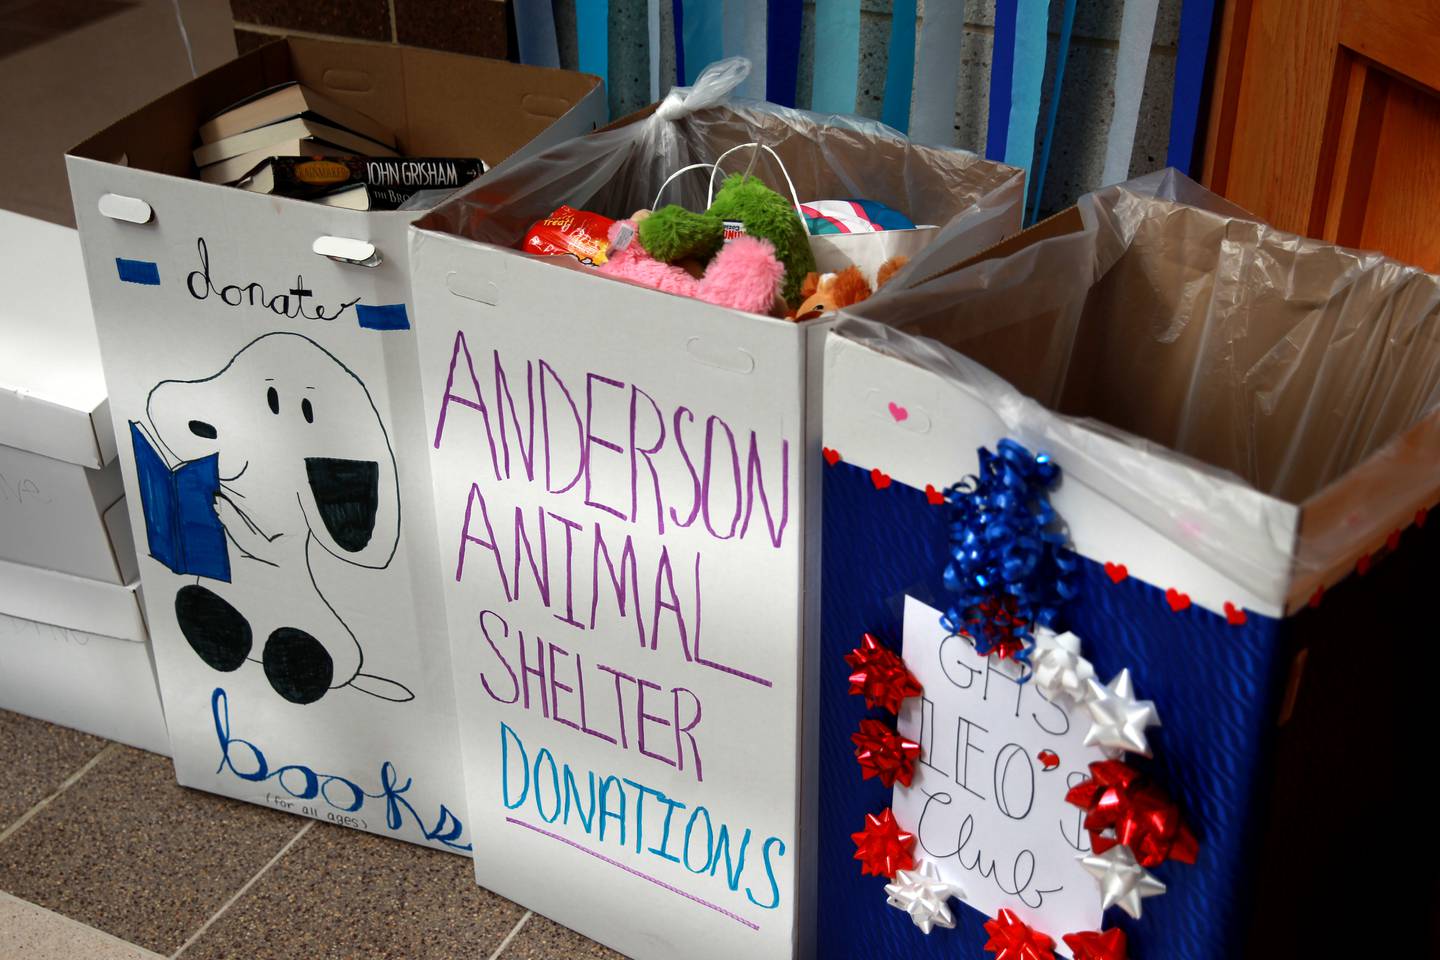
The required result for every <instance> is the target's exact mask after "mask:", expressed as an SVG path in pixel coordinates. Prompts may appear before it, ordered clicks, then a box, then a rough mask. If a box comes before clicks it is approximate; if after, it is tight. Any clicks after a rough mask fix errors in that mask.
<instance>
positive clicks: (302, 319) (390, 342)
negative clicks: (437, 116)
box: [72, 160, 469, 852]
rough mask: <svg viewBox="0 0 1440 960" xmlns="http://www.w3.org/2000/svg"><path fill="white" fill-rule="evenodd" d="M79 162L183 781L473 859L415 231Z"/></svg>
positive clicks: (128, 483)
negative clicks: (130, 204) (412, 300)
mask: <svg viewBox="0 0 1440 960" xmlns="http://www.w3.org/2000/svg"><path fill="white" fill-rule="evenodd" d="M72 165H73V174H74V182H75V192H76V197H77V201H76V211H77V215H78V216H79V218H80V229H81V233H82V237H83V239H84V248H85V254H86V269H87V274H88V280H89V285H90V290H91V299H92V302H93V303H94V308H95V314H96V323H97V329H98V334H99V338H100V344H101V352H102V356H103V361H104V366H105V374H106V380H107V381H108V383H109V388H110V408H111V411H112V414H113V417H114V422H115V434H116V437H117V440H118V445H119V456H120V461H121V466H122V472H123V474H124V480H125V493H126V500H127V503H128V507H129V511H130V517H131V522H132V526H133V529H134V532H135V542H136V547H137V552H138V553H139V554H140V558H139V560H140V575H141V584H142V588H143V594H144V598H145V604H146V615H147V620H148V622H149V626H150V633H151V636H152V638H153V642H154V653H155V661H156V667H157V672H158V676H159V681H160V688H161V695H162V699H163V702H164V706H165V715H166V720H167V722H168V725H169V730H170V737H171V742H172V747H173V751H174V757H175V767H176V773H177V776H178V778H179V780H180V782H181V783H183V784H185V785H187V786H192V787H198V788H200V789H204V790H209V791H212V792H215V793H222V794H226V795H229V796H232V797H237V798H240V799H243V800H249V801H251V802H255V803H260V804H265V805H267V806H271V807H274V808H276V809H280V810H284V811H288V812H292V813H298V814H302V815H307V816H311V817H315V818H317V819H321V820H325V821H329V822H333V823H337V824H341V825H345V826H352V827H357V828H360V829H365V830H370V831H372V832H375V833H379V834H382V835H386V836H393V837H397V838H401V839H405V840H409V841H412V842H417V843H424V844H427V845H430V846H434V847H438V848H440V849H445V850H452V851H459V852H464V851H467V850H468V849H469V836H468V832H467V831H466V830H465V828H464V824H463V821H464V812H465V811H464V802H465V801H464V788H463V783H462V779H461V775H460V771H459V763H458V758H459V747H458V743H457V741H456V730H455V713H454V688H453V682H452V678H451V676H450V665H449V649H448V642H447V640H446V638H445V635H444V622H443V618H442V616H441V611H440V605H441V603H442V599H441V596H440V588H439V573H438V569H439V564H438V560H437V558H436V556H435V539H434V537H435V535H434V526H433V523H434V512H433V509H432V507H431V504H430V489H431V488H430V481H429V474H428V472H427V467H428V462H427V457H426V452H425V440H424V436H423V427H422V426H421V424H422V414H421V411H420V404H421V400H420V390H419V384H418V373H417V371H416V359H415V345H414V331H413V329H411V328H410V325H409V322H408V318H409V316H410V315H411V308H410V307H409V304H408V302H407V301H408V300H409V278H408V274H407V271H406V248H405V243H404V238H405V229H406V224H407V218H406V217H405V215H403V214H402V215H397V214H391V215H383V214H382V215H374V216H373V217H371V216H369V215H366V214H360V213H356V212H354V211H339V210H334V209H330V208H325V207H320V206H318V205H308V204H299V203H293V202H289V201H278V200H274V199H271V198H268V197H262V196H259V195H256V194H249V193H246V192H244V191H238V190H230V189H226V188H216V187H211V186H208V185H205V184H201V183H197V182H194V181H185V180H179V179H176V178H170V177H161V176H157V175H154V174H147V173H144V172H141V171H131V170H124V169H121V168H116V167H110V166H106V165H103V164H96V163H92V162H89V161H75V160H72ZM114 191H118V192H121V193H124V194H126V195H129V196H138V197H143V198H144V200H145V202H146V203H147V204H148V205H149V207H150V208H152V209H153V217H152V218H151V220H150V222H148V223H145V224H134V223H128V222H119V221H114V220H110V219H108V218H106V217H104V216H102V215H101V214H100V213H99V212H98V204H97V199H98V197H99V196H100V195H101V194H105V193H109V192H114ZM358 233H365V234H367V235H368V236H369V237H370V238H371V242H373V243H374V244H375V246H376V247H377V248H378V249H379V250H381V251H383V254H384V263H383V264H382V265H381V266H379V267H374V268H368V267H363V266H357V265H353V264H342V263H338V262H334V261H331V260H329V259H327V258H325V257H321V256H317V255H316V254H315V253H313V252H312V251H311V244H312V242H313V241H314V239H315V238H316V237H317V236H325V235H340V236H345V235H351V236H353V235H356V234H358Z"/></svg>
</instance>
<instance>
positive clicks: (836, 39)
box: [810, 0, 860, 113]
mask: <svg viewBox="0 0 1440 960" xmlns="http://www.w3.org/2000/svg"><path fill="white" fill-rule="evenodd" d="M859 81H860V0H825V2H824V3H817V4H816V5H815V81H814V86H813V88H812V91H813V92H812V93H811V95H810V109H812V110H814V111H815V112H816V113H854V112H855V89H856V85H857V84H858V83H859Z"/></svg>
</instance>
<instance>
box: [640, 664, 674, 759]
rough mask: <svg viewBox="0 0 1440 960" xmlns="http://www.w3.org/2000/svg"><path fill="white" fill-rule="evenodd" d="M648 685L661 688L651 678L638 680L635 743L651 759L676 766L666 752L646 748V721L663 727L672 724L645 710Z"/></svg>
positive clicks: (652, 687)
mask: <svg viewBox="0 0 1440 960" xmlns="http://www.w3.org/2000/svg"><path fill="white" fill-rule="evenodd" d="M647 687H648V688H649V689H651V690H659V689H660V685H659V684H658V683H651V682H650V681H649V680H646V679H644V678H643V677H642V678H641V679H640V680H639V681H637V692H636V694H635V714H636V720H635V744H636V746H637V747H638V748H639V750H640V752H641V753H642V754H644V755H645V756H647V757H649V758H650V759H651V760H659V761H660V762H661V763H664V764H668V765H669V766H672V767H673V766H675V761H674V760H671V759H670V758H669V757H667V756H665V755H664V754H660V753H651V752H650V751H649V750H646V749H645V721H647V720H648V721H650V722H651V723H658V724H660V726H662V727H668V726H670V721H668V720H666V719H665V718H664V717H657V716H655V715H654V714H652V713H646V712H645V690H646V688H647Z"/></svg>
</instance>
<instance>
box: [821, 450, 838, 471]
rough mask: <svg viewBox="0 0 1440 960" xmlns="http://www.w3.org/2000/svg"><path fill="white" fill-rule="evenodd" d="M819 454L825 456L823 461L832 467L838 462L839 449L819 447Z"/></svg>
mask: <svg viewBox="0 0 1440 960" xmlns="http://www.w3.org/2000/svg"><path fill="white" fill-rule="evenodd" d="M820 454H821V456H823V457H824V458H825V462H826V463H828V464H830V466H832V467H833V466H835V464H837V463H839V462H840V451H839V450H831V449H830V448H829V447H821V448H820Z"/></svg>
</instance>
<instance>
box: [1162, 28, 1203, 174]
mask: <svg viewBox="0 0 1440 960" xmlns="http://www.w3.org/2000/svg"><path fill="white" fill-rule="evenodd" d="M1214 26H1215V0H1185V3H1184V5H1183V6H1181V8H1180V49H1179V51H1178V52H1177V53H1176V56H1175V94H1174V97H1173V98H1172V99H1171V101H1170V146H1169V149H1168V150H1167V151H1166V153H1165V162H1166V163H1167V164H1168V165H1169V166H1172V167H1175V168H1176V169H1178V170H1179V171H1180V172H1181V173H1184V174H1189V173H1190V167H1191V165H1192V164H1193V163H1194V162H1195V135H1196V133H1197V129H1198V127H1199V123H1200V100H1201V98H1202V97H1203V96H1204V93H1205V90H1204V86H1205V63H1206V60H1207V59H1208V58H1209V56H1210V33H1211V31H1212V30H1213V29H1214Z"/></svg>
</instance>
